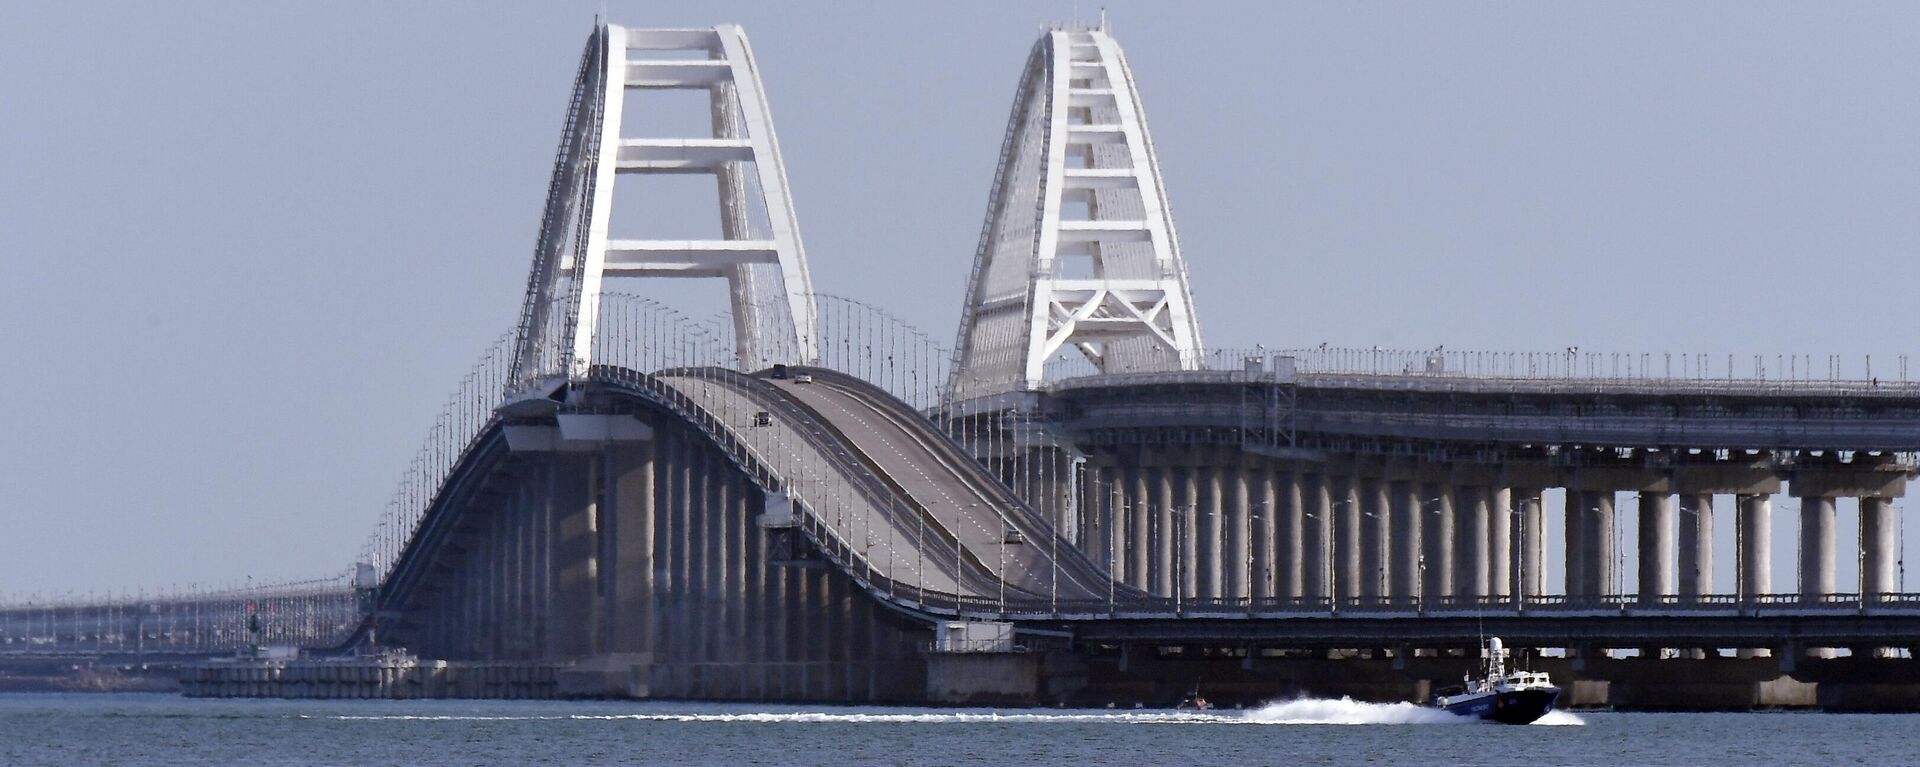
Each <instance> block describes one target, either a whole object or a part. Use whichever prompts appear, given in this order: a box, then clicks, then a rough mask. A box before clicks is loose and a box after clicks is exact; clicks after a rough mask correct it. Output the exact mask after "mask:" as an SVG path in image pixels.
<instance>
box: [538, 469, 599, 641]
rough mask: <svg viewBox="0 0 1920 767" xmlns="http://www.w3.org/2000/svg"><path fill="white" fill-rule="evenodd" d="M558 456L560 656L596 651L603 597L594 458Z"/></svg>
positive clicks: (556, 552) (553, 504)
mask: <svg viewBox="0 0 1920 767" xmlns="http://www.w3.org/2000/svg"><path fill="white" fill-rule="evenodd" d="M551 460H552V462H553V469H554V471H553V496H552V499H551V501H550V502H549V503H550V506H551V507H552V508H553V510H554V519H553V529H554V541H553V550H554V562H553V565H554V569H553V578H554V601H555V603H556V607H557V612H556V614H555V616H554V617H555V620H556V621H557V623H556V625H555V630H554V631H553V635H554V636H553V638H554V639H555V640H556V641H555V642H553V646H554V649H555V651H556V653H557V654H558V655H559V656H560V657H578V656H581V655H588V654H591V653H592V652H593V650H594V648H593V641H594V639H595V638H597V637H598V636H599V634H600V631H599V610H597V609H595V608H596V607H598V600H597V599H596V598H595V597H596V595H595V593H594V592H595V588H594V581H595V579H596V578H597V577H598V574H597V573H598V567H597V564H596V559H595V554H596V553H597V552H598V550H599V544H598V531H597V530H595V529H594V508H593V505H594V504H593V498H592V496H591V493H590V488H591V485H592V482H593V477H592V474H593V468H594V467H593V462H592V461H590V460H589V459H588V458H585V457H582V456H576V455H564V454H561V455H555V456H554V457H553V458H552V459H551Z"/></svg>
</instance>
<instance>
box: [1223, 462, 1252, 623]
mask: <svg viewBox="0 0 1920 767" xmlns="http://www.w3.org/2000/svg"><path fill="white" fill-rule="evenodd" d="M1247 472H1248V470H1247V468H1246V467H1245V466H1244V465H1241V464H1238V463H1236V464H1234V465H1233V466H1231V467H1229V468H1228V469H1227V480H1226V488H1225V492H1226V496H1225V501H1226V507H1227V546H1226V574H1225V575H1226V577H1225V581H1224V582H1225V584H1226V591H1225V592H1224V596H1227V597H1231V598H1235V599H1247V598H1249V597H1251V596H1252V595H1253V591H1254V589H1253V579H1254V575H1255V573H1256V570H1255V568H1254V564H1253V551H1252V546H1250V545H1249V544H1250V541H1249V540H1248V539H1249V538H1250V537H1251V536H1252V533H1253V529H1252V519H1251V517H1250V513H1251V510H1250V509H1249V501H1250V500H1251V499H1250V498H1249V497H1248V496H1249V492H1248V487H1247V484H1248V478H1247ZM1257 481H1258V480H1257V479H1256V480H1255V482H1256V483H1257ZM1257 487H1258V486H1257V484H1256V487H1255V489H1257Z"/></svg>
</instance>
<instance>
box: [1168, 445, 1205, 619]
mask: <svg viewBox="0 0 1920 767" xmlns="http://www.w3.org/2000/svg"><path fill="white" fill-rule="evenodd" d="M1180 473H1181V474H1182V475H1183V476H1182V478H1181V481H1180V497H1179V499H1178V500H1176V501H1174V504H1175V507H1176V511H1177V512H1178V514H1177V515H1176V517H1175V520H1176V522H1177V523H1178V524H1179V525H1180V541H1179V545H1180V557H1179V559H1178V560H1177V561H1176V562H1174V569H1175V570H1179V571H1180V594H1181V596H1182V597H1184V598H1186V599H1193V598H1194V597H1197V596H1200V569H1201V567H1202V565H1203V564H1204V563H1203V562H1202V561H1201V559H1200V478H1199V477H1198V476H1197V475H1198V474H1199V469H1198V468H1197V467H1195V466H1194V465H1193V463H1192V462H1189V463H1188V465H1187V467H1186V468H1184V469H1182V470H1181V472H1180Z"/></svg>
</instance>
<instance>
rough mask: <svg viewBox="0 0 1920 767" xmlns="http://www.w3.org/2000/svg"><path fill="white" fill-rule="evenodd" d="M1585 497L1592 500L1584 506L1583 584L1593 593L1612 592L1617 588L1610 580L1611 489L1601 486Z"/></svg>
mask: <svg viewBox="0 0 1920 767" xmlns="http://www.w3.org/2000/svg"><path fill="white" fill-rule="evenodd" d="M1588 497H1589V498H1590V499H1591V500H1592V503H1591V504H1590V505H1589V506H1588V507H1587V509H1588V511H1587V530H1586V533H1585V534H1584V535H1583V536H1582V541H1584V542H1585V544H1586V546H1587V577H1586V584H1587V587H1588V588H1590V589H1592V591H1593V593H1594V594H1597V595H1606V594H1612V593H1614V592H1616V591H1618V590H1619V587H1617V586H1616V585H1614V581H1613V576H1614V546H1613V536H1614V529H1615V521H1614V513H1613V508H1614V507H1613V491H1612V490H1603V491H1600V492H1596V493H1593V494H1591V495H1590V496H1588Z"/></svg>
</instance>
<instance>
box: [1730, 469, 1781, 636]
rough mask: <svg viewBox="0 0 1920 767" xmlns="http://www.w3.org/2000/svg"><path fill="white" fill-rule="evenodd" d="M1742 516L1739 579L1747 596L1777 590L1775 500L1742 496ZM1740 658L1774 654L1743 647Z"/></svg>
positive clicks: (1738, 530) (1738, 531)
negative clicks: (1775, 578) (1775, 587)
mask: <svg viewBox="0 0 1920 767" xmlns="http://www.w3.org/2000/svg"><path fill="white" fill-rule="evenodd" d="M1737 500H1738V503H1739V504H1740V515H1739V517H1738V518H1737V519H1736V520H1735V523H1736V527H1735V533H1736V534H1737V535H1736V537H1737V539H1738V540H1739V546H1738V547H1737V550H1738V551H1739V554H1740V563H1739V567H1738V568H1736V571H1737V574H1736V576H1735V577H1736V580H1737V581H1738V586H1739V593H1740V595H1741V597H1742V598H1743V599H1746V600H1752V599H1753V598H1755V597H1756V596H1758V595H1761V594H1766V593H1769V592H1771V591H1773V499H1772V497H1771V496H1766V495H1742V496H1739V497H1738V499H1737ZM1737 654H1738V655H1739V657H1742V658H1765V657H1769V656H1772V655H1773V651H1772V650H1771V649H1767V648H1758V647H1742V648H1740V649H1739V651H1738V653H1737Z"/></svg>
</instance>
